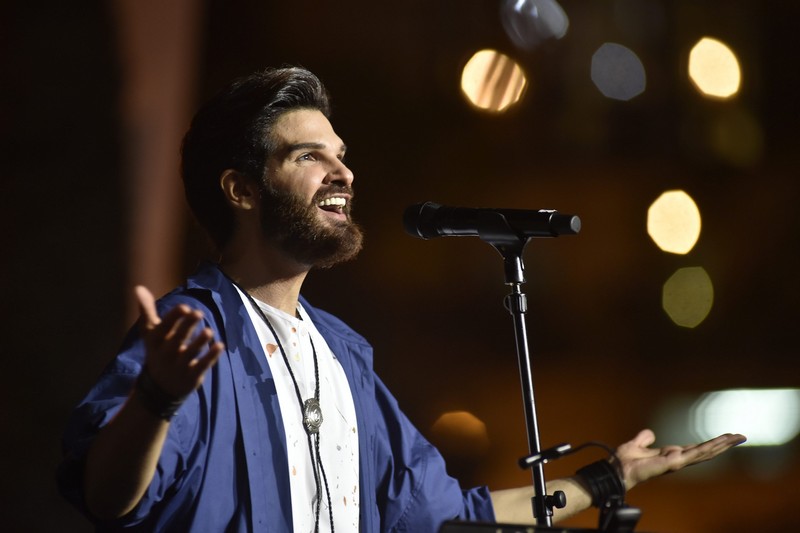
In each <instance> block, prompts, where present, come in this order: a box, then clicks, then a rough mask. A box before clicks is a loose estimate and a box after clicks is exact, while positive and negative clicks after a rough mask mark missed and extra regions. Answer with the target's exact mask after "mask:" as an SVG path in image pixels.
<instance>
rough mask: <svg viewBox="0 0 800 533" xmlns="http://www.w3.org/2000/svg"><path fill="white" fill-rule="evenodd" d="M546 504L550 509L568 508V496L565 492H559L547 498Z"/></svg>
mask: <svg viewBox="0 0 800 533" xmlns="http://www.w3.org/2000/svg"><path fill="white" fill-rule="evenodd" d="M545 502H546V503H547V506H548V507H549V508H551V509H552V508H553V507H555V508H556V509H563V508H564V507H566V506H567V495H566V494H564V491H563V490H557V491H555V492H554V493H553V494H551V495H549V496H545Z"/></svg>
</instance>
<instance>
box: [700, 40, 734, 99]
mask: <svg viewBox="0 0 800 533" xmlns="http://www.w3.org/2000/svg"><path fill="white" fill-rule="evenodd" d="M689 78H690V79H691V80H692V82H693V83H694V85H695V87H697V89H698V90H699V91H700V92H701V93H702V94H704V95H706V96H710V97H714V98H723V99H724V98H730V97H731V96H733V95H735V94H736V93H737V92H738V91H739V85H740V83H741V69H740V68H739V60H738V59H736V55H735V54H734V53H733V51H732V50H731V49H730V48H729V47H728V46H727V45H725V44H724V43H722V42H720V41H718V40H716V39H712V38H710V37H703V38H702V39H700V40H699V41H698V42H697V44H695V45H694V47H693V48H692V51H691V52H690V53H689Z"/></svg>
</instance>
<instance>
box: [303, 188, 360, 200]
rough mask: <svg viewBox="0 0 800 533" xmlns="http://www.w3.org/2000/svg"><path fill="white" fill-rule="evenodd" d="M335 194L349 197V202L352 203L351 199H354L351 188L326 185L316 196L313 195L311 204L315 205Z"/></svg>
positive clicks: (353, 192)
mask: <svg viewBox="0 0 800 533" xmlns="http://www.w3.org/2000/svg"><path fill="white" fill-rule="evenodd" d="M337 194H346V195H348V196H350V198H351V200H350V201H352V199H353V198H355V191H353V188H352V187H350V186H348V185H338V184H333V185H328V186H327V187H325V188H324V189H320V190H318V191H317V192H316V194H314V198H313V202H314V203H316V202H318V201H320V200H324V199H325V198H327V197H329V196H334V195H337ZM348 203H349V202H348Z"/></svg>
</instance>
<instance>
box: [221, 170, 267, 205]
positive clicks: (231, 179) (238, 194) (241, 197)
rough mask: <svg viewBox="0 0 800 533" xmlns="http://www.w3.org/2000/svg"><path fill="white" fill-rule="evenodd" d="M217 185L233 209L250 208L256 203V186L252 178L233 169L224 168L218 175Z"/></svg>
mask: <svg viewBox="0 0 800 533" xmlns="http://www.w3.org/2000/svg"><path fill="white" fill-rule="evenodd" d="M219 186H220V188H221V189H222V193H223V194H224V195H225V198H226V199H227V200H228V203H229V204H230V205H231V207H233V208H234V209H243V210H250V209H254V208H255V207H256V204H257V203H258V187H257V186H256V183H255V181H254V180H252V179H250V178H248V177H247V176H245V175H244V174H242V173H241V172H239V171H237V170H233V169H230V168H229V169H227V170H225V171H224V172H223V173H222V174H221V175H220V177H219Z"/></svg>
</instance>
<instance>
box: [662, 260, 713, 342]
mask: <svg viewBox="0 0 800 533" xmlns="http://www.w3.org/2000/svg"><path fill="white" fill-rule="evenodd" d="M661 305H662V307H663V308H664V311H666V313H667V315H669V317H670V318H671V319H672V321H673V322H674V323H675V324H677V325H679V326H683V327H685V328H695V327H697V326H699V325H700V324H701V323H702V322H703V320H705V319H706V317H707V316H708V314H709V313H710V312H711V307H712V306H713V305H714V286H713V284H712V283H711V278H710V277H709V276H708V273H707V272H706V271H705V269H704V268H703V267H686V268H681V269H679V270H677V271H676V272H675V273H674V274H672V276H670V278H669V279H668V280H667V281H666V282H665V283H664V287H663V290H662V294H661Z"/></svg>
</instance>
